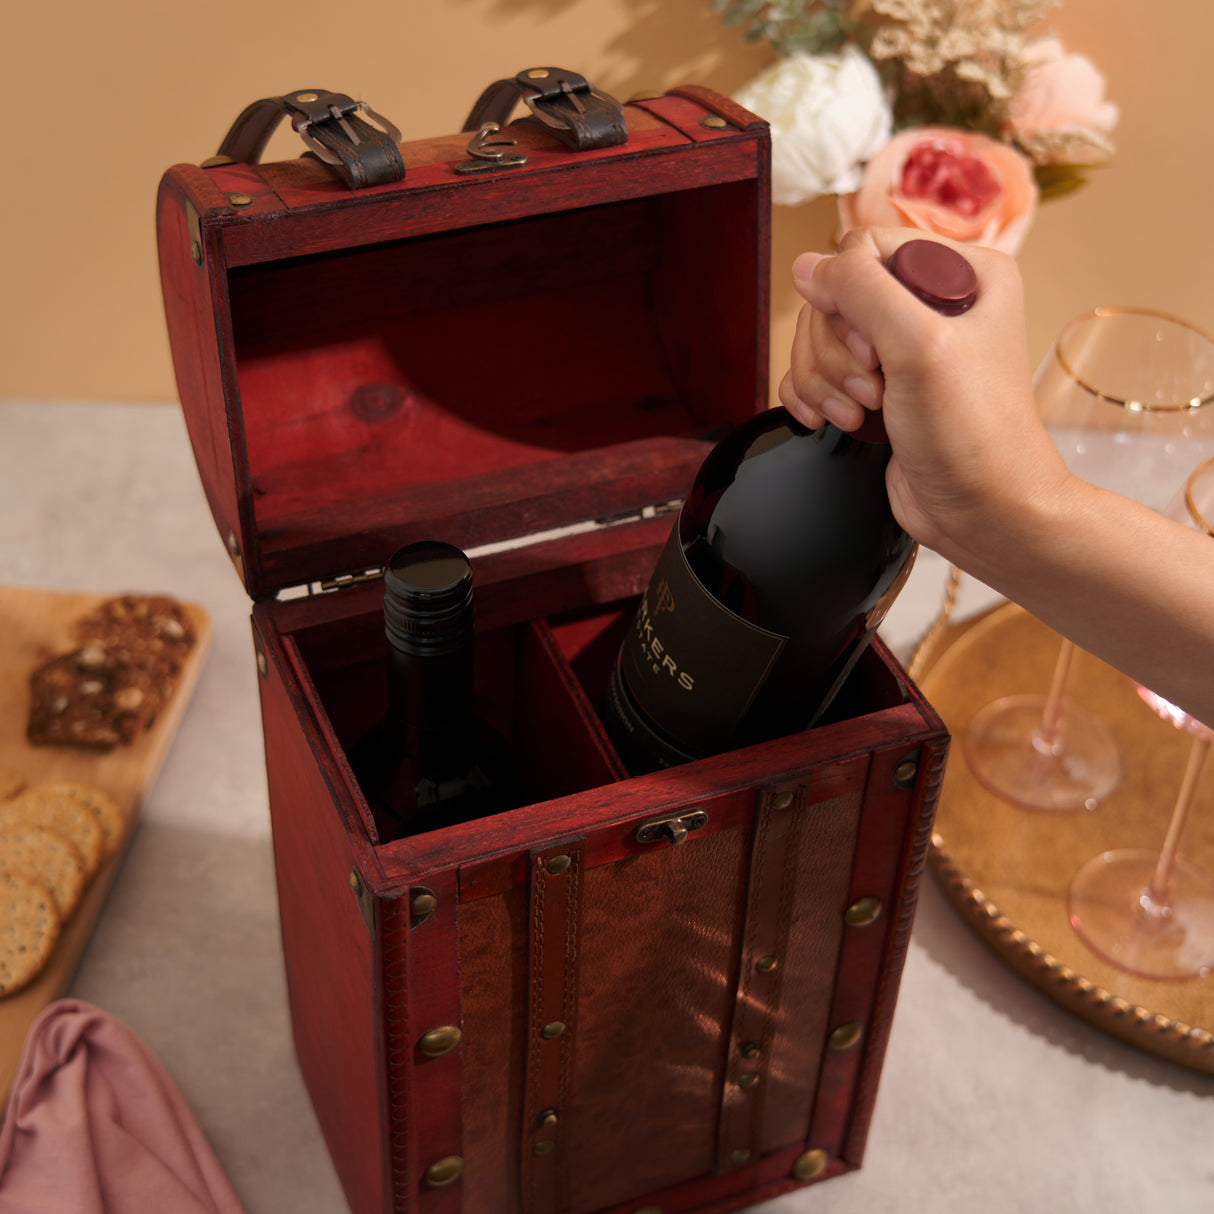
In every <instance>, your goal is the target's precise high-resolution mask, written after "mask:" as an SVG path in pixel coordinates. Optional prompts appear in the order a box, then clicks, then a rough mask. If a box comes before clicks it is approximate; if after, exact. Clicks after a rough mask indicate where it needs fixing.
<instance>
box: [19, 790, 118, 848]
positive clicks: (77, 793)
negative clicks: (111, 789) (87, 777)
mask: <svg viewBox="0 0 1214 1214" xmlns="http://www.w3.org/2000/svg"><path fill="white" fill-rule="evenodd" d="M40 787H42V788H44V789H46V790H47V791H49V792H51V793H58V794H59V795H60V796H64V797H69V798H72V799H74V800H77V801H79V802H81V804H83V805H84V807H85V808H86V809H87V810H88V811H89V813H91V814H92V815H93V817H94V818H95V819H96V821H97V825H98V826H100V827H101V855H102V859H103V860H108V859H109V858H110V856H112V855H113V854H114V853H115V852H116V851H117V850H118V848H119V847H120V846H121V844H122V836H123V833H124V832H125V830H126V814H124V813H123V812H122V806H121V805H119V804H118V802H117V801H115V800H114V798H113V797H111V796H110V794H109V793H108V792H106V791H105V790H104V789H102V788H97V787H95V786H94V785H92V784H78V783H70V782H64V783H60V784H44V785H41V786H40Z"/></svg>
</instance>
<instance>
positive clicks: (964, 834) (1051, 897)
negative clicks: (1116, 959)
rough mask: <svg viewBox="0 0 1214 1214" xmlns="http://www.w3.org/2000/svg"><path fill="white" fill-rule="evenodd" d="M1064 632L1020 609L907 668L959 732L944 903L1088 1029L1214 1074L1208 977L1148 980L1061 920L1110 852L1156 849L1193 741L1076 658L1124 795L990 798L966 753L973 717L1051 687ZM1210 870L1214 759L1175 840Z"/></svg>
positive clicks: (956, 634) (946, 807)
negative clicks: (1069, 805) (1050, 804)
mask: <svg viewBox="0 0 1214 1214" xmlns="http://www.w3.org/2000/svg"><path fill="white" fill-rule="evenodd" d="M1060 643H1061V640H1060V638H1059V636H1058V634H1057V633H1055V632H1053V631H1052V630H1050V629H1049V628H1047V627H1046V626H1045V625H1044V624H1042V623H1041V622H1040V621H1039V620H1037V619H1036V618H1035V617H1033V616H1031V615H1029V614H1028V613H1027V612H1025V611H1024V610H1023V609H1022V608H1020V607H1018V606H1016V605H1015V604H1014V603H1007V604H1004V605H1002V606H999V607H996V608H994V609H993V610H991V611H989V612H987V613H985V614H984V615H982V616H979V617H978V618H976V619H974V620H970V621H966V622H963V623H960V624H956V625H947V626H941V627H939V628H936V629H933V632H932V633H931V634H929V636H928V638H927V639H926V640H925V641H924V643H923V645H922V646H921V647H920V651H919V653H918V654H916V656H915V660H914V662H913V663H912V673H913V675H914V677H915V679H916V681H917V682H918V683H919V686H920V687H921V688H922V690H923V692H924V694H925V695H926V696H927V698H928V700H929V701H930V702H931V704H932V705H933V707H934V708H935V709H936V711H937V712H939V713H940V715H941V717H943V719H944V722H945V724H946V725H947V726H948V727H949V730H950V732H951V733H952V737H953V743H952V750H951V754H950V758H949V762H948V766H947V769H946V771H945V776H944V784H943V787H942V789H941V795H940V804H939V808H938V810H937V815H936V823H935V830H934V832H933V835H932V841H931V847H930V850H929V863H930V866H931V869H932V871H933V872H934V874H935V876H936V879H937V880H938V881H939V883H940V885H941V887H942V888H943V890H944V893H945V895H946V897H947V898H948V899H949V901H950V902H951V903H952V904H953V905H954V906H955V907H956V908H957V909H958V910H959V911H960V913H961V915H962V917H963V918H964V919H965V921H966V922H967V923H969V925H970V926H971V927H972V928H973V929H974V930H975V931H976V932H977V933H978V935H979V936H980V937H981V938H982V939H983V940H984V941H985V942H986V943H987V944H988V945H989V946H990V947H991V948H992V949H994V951H995V952H996V953H997V954H998V955H999V956H1000V957H1001V958H1002V959H1003V960H1004V961H1005V962H1006V963H1007V964H1008V965H1010V966H1011V968H1012V969H1013V970H1014V971H1015V972H1016V973H1018V974H1020V975H1021V976H1022V977H1023V978H1026V979H1027V980H1028V981H1029V982H1031V983H1032V984H1033V985H1034V986H1036V987H1037V988H1038V989H1040V990H1041V991H1042V992H1043V993H1045V994H1046V995H1048V996H1049V997H1050V998H1052V999H1053V1000H1054V1001H1055V1002H1056V1003H1058V1004H1059V1005H1061V1006H1062V1007H1063V1008H1065V1009H1066V1010H1067V1011H1069V1012H1071V1013H1073V1014H1074V1015H1076V1016H1079V1017H1080V1018H1082V1019H1083V1020H1085V1021H1087V1022H1088V1023H1089V1024H1092V1025H1095V1026H1096V1027H1097V1028H1100V1029H1103V1030H1104V1031H1106V1032H1108V1033H1110V1034H1112V1035H1113V1036H1115V1037H1118V1038H1120V1039H1121V1040H1122V1041H1125V1042H1128V1043H1129V1044H1131V1045H1133V1046H1136V1047H1138V1048H1140V1049H1143V1050H1146V1051H1148V1052H1150V1053H1152V1054H1156V1055H1159V1056H1160V1057H1163V1058H1167V1059H1169V1060H1171V1061H1173V1062H1177V1063H1179V1064H1181V1065H1182V1066H1186V1067H1190V1068H1192V1069H1194V1070H1198V1071H1203V1072H1206V1073H1210V1074H1214V976H1211V977H1207V978H1198V979H1194V980H1191V981H1183V982H1169V981H1153V980H1150V979H1146V978H1139V977H1135V976H1134V975H1131V974H1126V973H1124V972H1123V971H1121V970H1119V969H1117V968H1116V967H1114V966H1112V965H1110V964H1108V963H1107V962H1105V961H1103V960H1102V959H1101V958H1099V957H1098V956H1096V954H1095V953H1093V952H1091V951H1090V950H1089V949H1088V948H1087V946H1086V945H1085V944H1084V943H1083V942H1082V941H1081V940H1080V938H1079V937H1078V936H1077V935H1076V934H1075V932H1074V930H1073V929H1072V927H1071V925H1070V921H1069V919H1068V917H1067V889H1068V886H1069V884H1070V881H1071V878H1072V877H1073V876H1074V874H1075V873H1076V872H1077V871H1078V870H1079V868H1080V867H1082V865H1083V864H1084V863H1086V862H1087V861H1088V860H1089V859H1091V858H1092V857H1093V856H1096V855H1098V854H1099V853H1101V852H1103V851H1107V850H1109V849H1110V848H1115V847H1146V848H1151V849H1158V847H1159V846H1160V844H1161V843H1162V842H1163V837H1164V833H1165V831H1166V829H1167V825H1168V820H1169V816H1170V814H1171V810H1172V805H1173V802H1174V799H1175V796H1176V793H1177V791H1178V789H1179V787H1180V780H1181V777H1182V775H1183V773H1184V768H1185V762H1186V760H1187V758H1188V752H1189V748H1190V746H1191V745H1192V738H1191V737H1190V736H1189V735H1188V734H1185V733H1183V732H1182V731H1180V730H1178V729H1175V728H1174V727H1173V726H1171V725H1169V724H1167V723H1166V722H1165V721H1163V720H1162V719H1161V718H1160V717H1158V716H1157V715H1156V714H1155V713H1154V712H1152V711H1151V709H1150V708H1148V707H1147V705H1146V704H1144V703H1143V701H1142V700H1141V699H1140V698H1139V696H1138V694H1137V692H1136V690H1135V688H1134V686H1133V684H1132V683H1131V682H1130V681H1129V679H1127V678H1126V676H1125V675H1123V674H1120V673H1119V672H1117V671H1115V670H1113V669H1112V667H1110V666H1107V665H1106V664H1105V663H1103V662H1101V661H1099V660H1098V659H1096V658H1094V657H1092V656H1091V655H1090V654H1087V653H1081V654H1080V655H1079V658H1078V661H1077V662H1076V670H1075V676H1074V683H1073V684H1072V688H1071V698H1072V699H1074V700H1075V701H1076V702H1078V703H1079V704H1082V705H1083V706H1084V707H1086V708H1089V709H1091V710H1092V711H1095V712H1097V713H1099V714H1100V715H1101V716H1102V717H1103V718H1104V720H1105V721H1106V723H1107V724H1108V725H1109V726H1110V727H1111V728H1112V730H1113V732H1114V734H1115V735H1116V737H1117V741H1118V743H1119V744H1120V746H1121V750H1122V765H1123V770H1122V775H1121V781H1120V783H1119V785H1118V786H1117V788H1116V789H1114V791H1113V792H1112V793H1111V794H1110V795H1109V796H1108V797H1107V798H1106V799H1105V801H1104V802H1102V803H1101V804H1100V805H1099V806H1097V807H1096V808H1095V809H1094V810H1091V811H1088V810H1080V811H1078V812H1075V813H1047V812H1038V811H1033V810H1026V809H1020V808H1017V807H1016V806H1014V805H1012V804H1010V803H1008V802H1006V801H1003V800H1002V799H1001V798H999V797H997V796H995V795H994V794H993V793H990V792H988V791H987V790H986V789H985V788H983V787H982V785H981V784H979V783H978V781H977V779H976V778H975V776H974V775H973V773H972V771H971V770H970V768H969V765H968V764H967V762H966V759H965V729H966V726H967V725H968V723H969V721H970V720H971V718H972V717H973V716H974V714H975V713H976V712H977V711H978V710H979V709H981V708H982V707H984V706H985V705H986V704H987V703H989V702H990V701H991V700H994V699H998V698H1000V697H1002V696H1006V695H1018V694H1044V693H1045V692H1046V691H1047V690H1048V689H1049V685H1050V678H1051V675H1052V673H1053V668H1054V663H1055V660H1056V658H1057V656H1058V647H1059V645H1060ZM1180 852H1181V854H1182V855H1183V856H1184V857H1185V858H1186V859H1188V860H1189V861H1190V862H1191V863H1193V864H1196V865H1198V866H1199V867H1201V868H1204V869H1206V870H1207V871H1210V872H1214V763H1212V764H1210V765H1209V766H1208V768H1207V770H1206V773H1205V778H1204V779H1203V782H1202V785H1201V787H1200V788H1199V790H1198V793H1197V801H1196V803H1195V805H1194V808H1193V811H1192V813H1191V815H1190V818H1189V821H1188V823H1187V825H1186V827H1185V833H1184V835H1183V836H1182V838H1181V845H1180Z"/></svg>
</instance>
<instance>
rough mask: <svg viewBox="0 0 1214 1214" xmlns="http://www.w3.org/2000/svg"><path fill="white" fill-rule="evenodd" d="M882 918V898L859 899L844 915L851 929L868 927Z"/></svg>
mask: <svg viewBox="0 0 1214 1214" xmlns="http://www.w3.org/2000/svg"><path fill="white" fill-rule="evenodd" d="M880 916H881V899H880V898H857V899H856V900H855V902H853V903H852V904H851V906H849V907H848V908H847V910H846V912H845V913H844V915H843V918H844V921H845V922H846V923H847V925H848V926H849V927H867V926H868V925H869V924H870V923H875V922H876V921H877V919H879V918H880Z"/></svg>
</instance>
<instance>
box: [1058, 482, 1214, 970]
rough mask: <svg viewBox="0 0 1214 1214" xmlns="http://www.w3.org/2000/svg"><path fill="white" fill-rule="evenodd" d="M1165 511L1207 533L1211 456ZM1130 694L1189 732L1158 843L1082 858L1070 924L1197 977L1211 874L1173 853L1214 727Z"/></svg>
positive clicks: (1213, 934) (1126, 962) (1134, 957)
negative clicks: (1169, 811)
mask: <svg viewBox="0 0 1214 1214" xmlns="http://www.w3.org/2000/svg"><path fill="white" fill-rule="evenodd" d="M1167 513H1168V515H1169V516H1170V517H1172V518H1175V519H1177V521H1179V522H1183V523H1185V524H1186V525H1188V526H1190V527H1195V528H1197V529H1198V530H1200V531H1203V532H1204V533H1205V534H1206V535H1208V536H1212V537H1214V460H1206V461H1205V462H1204V463H1203V464H1202V465H1201V466H1200V467H1199V468H1198V469H1197V471H1196V472H1194V473H1193V475H1192V476H1191V477H1190V478H1189V480H1188V482H1187V483H1186V485H1185V488H1184V490H1183V491H1182V492H1181V493H1180V495H1179V496H1178V497H1177V499H1176V501H1175V502H1174V503H1173V504H1172V506H1171V507H1170V508H1169V509H1168V511H1167ZM1138 694H1139V695H1140V696H1142V698H1143V699H1144V700H1145V701H1146V702H1147V703H1148V704H1149V705H1150V706H1151V707H1152V708H1153V709H1154V710H1155V711H1156V712H1157V713H1159V715H1160V716H1161V717H1163V718H1164V720H1166V721H1170V722H1171V723H1172V724H1173V725H1175V726H1176V728H1177V729H1182V730H1184V731H1185V732H1186V733H1189V734H1191V735H1192V736H1193V743H1192V746H1191V747H1190V750H1189V760H1188V764H1187V766H1186V768H1185V773H1184V777H1183V778H1182V780H1181V783H1180V791H1179V792H1178V794H1177V796H1176V801H1175V804H1174V805H1173V807H1172V816H1171V819H1170V821H1169V823H1168V829H1167V833H1166V835H1165V837H1164V841H1163V845H1162V847H1161V848H1160V849H1159V850H1158V851H1152V850H1150V849H1148V848H1119V849H1118V850H1116V851H1106V852H1104V853H1103V854H1101V855H1099V856H1096V857H1094V858H1093V859H1091V860H1089V861H1088V862H1087V863H1086V864H1085V865H1084V866H1083V868H1081V869H1080V870H1079V872H1078V873H1077V874H1076V876H1075V879H1074V880H1073V881H1072V882H1071V887H1070V890H1069V892H1068V895H1067V908H1068V912H1069V914H1070V919H1071V925H1072V927H1074V929H1075V931H1076V932H1078V934H1079V936H1080V938H1081V939H1082V940H1083V941H1084V942H1085V943H1086V944H1087V945H1088V947H1089V948H1090V949H1091V950H1092V951H1093V952H1094V953H1096V954H1097V955H1098V956H1100V957H1103V958H1104V959H1105V960H1106V961H1109V962H1111V963H1112V964H1113V965H1116V966H1117V967H1118V968H1119V969H1123V970H1126V971H1127V972H1129V973H1132V974H1137V975H1139V976H1140V977H1144V978H1160V979H1183V978H1199V977H1204V976H1205V975H1206V974H1208V973H1209V972H1210V970H1211V969H1212V968H1214V876H1211V874H1210V873H1208V872H1206V871H1205V870H1204V869H1201V868H1198V867H1197V866H1196V865H1193V864H1190V863H1188V862H1187V861H1185V860H1183V859H1181V857H1180V855H1179V847H1180V839H1181V835H1182V834H1183V832H1184V828H1185V825H1186V823H1187V821H1188V818H1189V814H1190V811H1191V810H1192V809H1193V807H1194V805H1195V804H1196V802H1197V800H1198V794H1199V791H1200V788H1201V777H1202V774H1203V772H1204V771H1205V769H1206V764H1207V762H1208V760H1209V757H1210V751H1211V745H1212V744H1214V730H1212V729H1210V728H1209V727H1208V726H1206V725H1204V724H1202V723H1201V722H1200V721H1197V720H1194V718H1193V717H1191V716H1190V715H1189V714H1188V713H1186V712H1185V711H1184V710H1183V709H1180V708H1177V707H1176V706H1175V705H1174V704H1170V703H1168V701H1167V700H1165V699H1163V697H1162V696H1159V695H1156V694H1155V692H1153V691H1149V690H1148V689H1147V688H1145V687H1139V688H1138Z"/></svg>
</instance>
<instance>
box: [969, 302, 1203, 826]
mask: <svg viewBox="0 0 1214 1214" xmlns="http://www.w3.org/2000/svg"><path fill="white" fill-rule="evenodd" d="M1033 391H1034V394H1035V396H1036V400H1037V406H1038V409H1039V410H1040V412H1041V416H1042V419H1043V420H1044V422H1045V424H1046V426H1047V428H1048V429H1049V431H1050V434H1051V436H1052V437H1053V439H1054V442H1055V444H1056V445H1057V446H1058V449H1059V451H1060V452H1061V453H1062V455H1063V457H1064V458H1065V459H1066V461H1067V465H1068V466H1069V467H1070V469H1071V470H1072V471H1073V472H1074V473H1076V475H1078V476H1081V477H1083V478H1084V479H1085V480H1088V481H1091V482H1092V483H1094V484H1097V485H1101V486H1103V487H1104V488H1106V489H1112V490H1115V491H1117V492H1119V493H1122V494H1126V495H1128V496H1130V497H1133V498H1136V499H1137V500H1139V501H1141V502H1144V503H1145V504H1146V505H1149V506H1151V507H1153V508H1155V509H1162V508H1163V507H1164V506H1165V505H1166V504H1167V501H1166V498H1165V499H1164V500H1163V501H1160V500H1158V494H1159V491H1160V489H1159V487H1160V486H1164V489H1163V492H1164V493H1165V494H1166V493H1167V492H1169V490H1168V489H1167V488H1166V486H1170V485H1175V484H1177V483H1178V482H1180V481H1182V480H1183V479H1184V478H1185V476H1187V475H1188V473H1189V472H1190V471H1191V470H1192V468H1193V467H1194V466H1195V465H1196V464H1197V463H1198V462H1199V461H1200V460H1202V459H1203V458H1205V457H1207V456H1210V455H1214V407H1211V405H1210V402H1211V400H1214V340H1211V339H1210V338H1209V337H1208V336H1207V335H1206V334H1205V333H1203V332H1201V330H1199V329H1196V328H1194V327H1193V326H1192V325H1189V324H1187V323H1185V322H1184V321H1181V320H1177V319H1176V318H1174V317H1171V316H1166V315H1163V314H1162V313H1158V312H1152V311H1149V310H1147V309H1142V308H1097V309H1096V310H1095V311H1093V312H1088V313H1085V314H1084V315H1082V316H1079V317H1076V319H1074V320H1072V321H1071V322H1070V323H1069V324H1068V325H1066V327H1065V328H1064V329H1063V330H1062V332H1061V333H1060V334H1059V336H1058V340H1057V341H1056V342H1055V343H1054V346H1053V349H1051V350H1050V352H1049V354H1048V355H1047V356H1046V358H1045V360H1044V361H1043V362H1042V364H1041V366H1040V367H1039V368H1038V370H1037V374H1036V377H1035V378H1034V381H1033ZM1079 656H1080V652H1079V650H1078V649H1077V648H1076V647H1075V645H1074V644H1073V643H1071V642H1070V641H1063V643H1062V645H1061V648H1060V651H1059V655H1058V660H1057V662H1056V664H1055V667H1054V673H1053V677H1052V679H1051V683H1050V687H1049V688H1048V690H1047V691H1046V692H1045V694H1036V695H1015V696H1006V697H1004V698H1002V699H999V700H996V701H995V702H994V703H992V704H988V705H986V707H984V708H983V709H981V710H980V711H979V712H978V713H977V714H976V715H975V716H974V719H973V720H972V721H971V722H970V724H969V727H968V729H967V730H966V733H965V738H964V746H965V756H966V760H967V762H968V763H969V766H970V768H971V770H972V771H973V773H974V775H975V776H976V777H977V779H978V781H979V782H980V783H981V784H982V785H983V786H984V787H985V788H987V789H988V790H989V791H991V792H993V793H995V794H996V795H998V796H1000V797H1002V798H1004V799H1005V800H1007V801H1011V802H1012V803H1014V804H1016V805H1019V806H1021V807H1023V808H1026V809H1035V810H1043V811H1047V812H1074V811H1076V810H1080V809H1094V808H1095V807H1096V805H1097V804H1098V803H1099V802H1100V801H1101V800H1103V799H1104V798H1105V797H1107V796H1108V794H1109V793H1110V792H1112V790H1113V789H1114V788H1115V787H1116V785H1117V782H1118V780H1119V779H1120V777H1121V754H1120V750H1119V747H1118V745H1117V742H1116V739H1115V738H1114V737H1113V733H1112V731H1111V730H1110V729H1109V727H1108V726H1107V725H1106V724H1105V723H1104V721H1103V720H1101V718H1100V717H1099V716H1097V715H1096V714H1094V713H1091V712H1089V711H1088V710H1087V709H1085V708H1083V707H1082V706H1081V705H1079V704H1076V703H1075V702H1074V701H1073V700H1072V699H1071V698H1070V697H1069V695H1068V692H1069V690H1070V687H1071V685H1072V682H1073V677H1074V670H1075V664H1076V661H1077V659H1078V658H1079Z"/></svg>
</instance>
